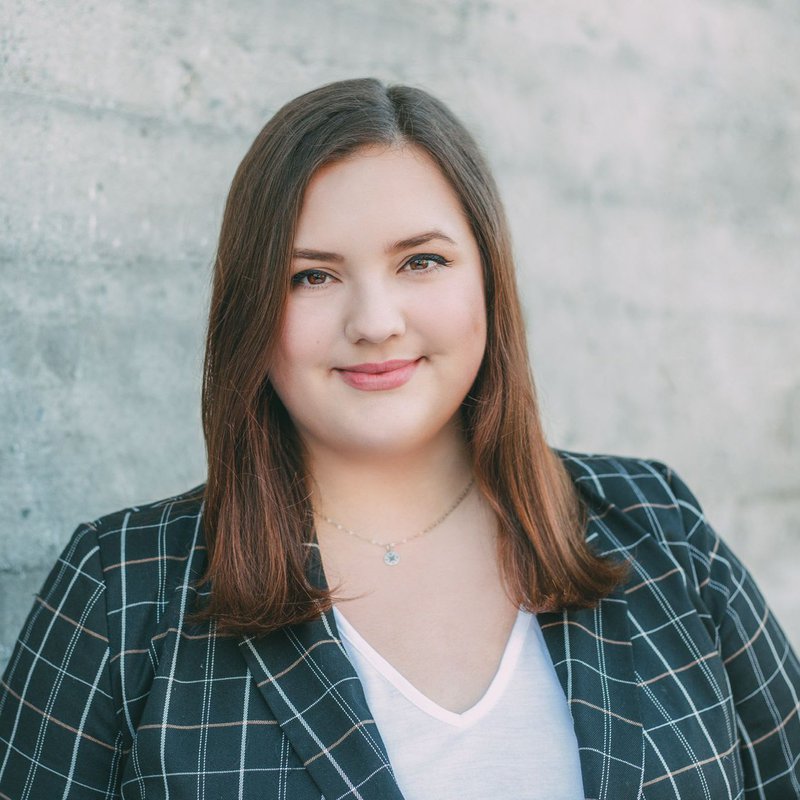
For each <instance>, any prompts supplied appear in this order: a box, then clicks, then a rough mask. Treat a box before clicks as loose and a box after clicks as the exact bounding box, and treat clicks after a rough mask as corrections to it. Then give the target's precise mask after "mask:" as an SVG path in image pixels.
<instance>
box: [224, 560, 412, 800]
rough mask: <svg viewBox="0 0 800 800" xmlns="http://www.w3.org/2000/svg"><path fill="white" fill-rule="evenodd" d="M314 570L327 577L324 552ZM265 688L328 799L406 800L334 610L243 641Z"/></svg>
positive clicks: (259, 683) (280, 721) (278, 717)
mask: <svg viewBox="0 0 800 800" xmlns="http://www.w3.org/2000/svg"><path fill="white" fill-rule="evenodd" d="M312 547H313V550H312V554H313V555H312V559H311V566H310V570H311V572H312V574H316V576H318V577H319V579H320V580H321V581H324V575H323V573H322V569H321V564H320V563H319V551H318V548H317V547H316V546H312ZM239 647H240V649H241V651H242V654H243V656H244V658H245V660H246V661H247V664H248V666H249V668H250V671H251V672H252V674H253V676H254V678H255V680H256V683H257V686H258V689H259V691H260V692H261V693H262V695H263V696H264V698H265V700H266V701H267V703H268V704H269V706H270V708H271V709H272V713H273V714H274V715H275V718H276V720H277V722H278V724H279V725H280V726H281V728H282V729H283V732H284V733H285V735H286V737H287V738H288V739H289V741H290V743H291V745H292V747H293V748H294V750H295V752H296V753H297V754H298V755H299V757H300V758H301V759H302V760H303V764H304V766H305V767H306V769H307V770H308V772H309V774H310V775H311V777H312V778H313V780H314V781H315V782H316V784H317V786H318V787H319V790H320V793H321V794H322V795H324V796H325V797H332V798H353V799H354V800H403V796H402V794H401V793H400V789H399V787H398V786H397V783H396V782H395V779H394V774H393V772H392V767H391V765H390V763H389V758H388V756H387V754H386V748H385V746H384V743H383V740H382V739H381V736H380V733H379V732H378V727H377V725H376V724H375V721H374V719H372V715H371V713H370V710H369V707H368V706H367V701H366V698H365V697H364V692H363V689H362V686H361V682H360V681H359V679H358V676H357V674H356V672H355V669H354V668H353V665H352V664H351V662H350V659H349V658H348V657H347V654H346V652H345V650H344V648H343V646H342V643H341V640H340V638H339V632H338V630H337V628H336V623H335V621H334V618H333V614H332V613H331V612H328V613H326V614H321V615H320V616H319V617H318V618H317V619H315V620H313V621H311V622H308V623H304V624H302V625H291V626H287V627H285V628H281V629H280V630H278V631H275V632H273V633H271V634H268V635H267V636H263V637H243V638H242V640H241V641H240V643H239Z"/></svg>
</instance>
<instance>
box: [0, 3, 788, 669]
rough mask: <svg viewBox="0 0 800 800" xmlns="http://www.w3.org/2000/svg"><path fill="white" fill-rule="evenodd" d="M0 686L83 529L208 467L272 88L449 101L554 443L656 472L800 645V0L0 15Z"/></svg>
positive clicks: (173, 7)
mask: <svg viewBox="0 0 800 800" xmlns="http://www.w3.org/2000/svg"><path fill="white" fill-rule="evenodd" d="M0 14H1V15H2V23H0V71H1V75H2V77H1V79H0V119H1V120H2V137H3V156H2V162H1V163H0V231H1V232H2V236H1V237H0V239H1V241H0V269H2V281H0V421H1V424H2V440H1V441H0V489H1V490H2V502H1V503H0V578H1V580H0V668H2V665H3V663H4V662H5V660H6V659H7V657H8V655H9V653H10V648H11V646H12V644H13V641H14V638H15V637H16V634H17V632H18V630H19V627H20V625H21V624H22V621H23V618H24V616H25V614H26V613H27V610H28V608H29V607H30V605H31V603H32V601H33V594H34V592H35V591H36V590H37V589H38V588H39V585H40V584H41V581H42V580H43V578H44V576H45V574H46V572H47V570H48V569H49V568H50V566H51V565H52V563H53V561H54V559H55V558H56V556H57V555H58V553H59V552H60V550H61V548H62V547H63V545H64V543H65V542H66V540H67V538H68V536H69V534H70V533H71V532H72V530H73V529H74V527H75V526H76V524H77V523H78V522H79V521H82V520H87V519H92V518H94V517H97V516H99V515H100V514H102V513H105V512H109V511H112V510H115V509H116V508H119V507H122V506H124V505H129V504H131V503H134V502H145V501H148V500H154V499H157V498H159V497H163V496H166V495H168V494H171V493H173V492H177V491H180V490H182V489H185V488H188V487H189V486H192V485H194V484H196V483H199V482H201V481H202V480H203V475H204V462H203V448H202V439H201V434H200V425H199V414H198V408H199V399H198V397H199V371H200V359H201V353H202V335H203V326H204V317H205V313H206V303H207V296H208V284H209V266H210V263H211V259H212V255H213V250H214V246H215V238H216V234H217V231H218V226H219V221H220V213H221V208H222V203H223V201H224V197H225V194H226V192H227V188H228V185H229V183H230V180H231V177H232V175H233V170H234V169H235V167H236V165H237V164H238V162H239V160H240V159H241V157H242V155H243V154H244V152H245V150H246V148H247V147H248V145H249V143H250V141H251V140H252V138H253V136H254V135H255V134H256V132H257V131H258V130H259V129H260V127H261V126H262V125H263V123H264V122H265V121H266V120H267V119H268V118H269V116H270V115H271V114H272V113H273V112H274V111H275V110H276V109H277V108H278V107H279V106H280V105H282V104H283V103H284V102H285V101H287V100H288V99H290V98H291V97H294V96H295V95H297V94H299V93H300V92H302V91H305V90H307V89H310V88H312V87H314V86H317V85H319V84H322V83H325V82H328V81H331V80H336V79H340V78H346V77H356V76H364V75H374V76H376V77H379V78H382V79H385V80H389V81H399V82H406V83H413V84H416V85H420V86H422V87H424V88H426V89H428V90H430V91H432V92H433V93H435V94H437V95H439V96H440V97H442V98H443V99H444V100H445V101H446V102H448V103H449V104H450V105H451V106H452V107H453V109H454V110H455V111H456V112H457V113H458V114H459V115H460V116H461V117H462V118H463V119H464V120H465V122H466V123H467V124H468V125H469V127H470V128H471V129H472V130H473V131H474V132H475V134H476V135H477V137H478V138H479V140H480V141H481V143H482V144H483V146H484V148H485V150H486V152H487V154H488V156H489V158H490V161H491V162H492V163H493V165H494V166H495V169H496V173H497V177H498V180H499V182H500V184H501V187H502V190H503V192H504V196H505V200H506V204H507V208H508V213H509V216H510V218H511V221H512V224H513V232H514V237H515V249H516V254H517V258H518V263H519V270H520V283H521V287H522V291H523V295H524V301H525V308H526V314H527V318H528V322H529V330H530V341H531V348H532V352H533V361H534V371H535V374H536V376H537V378H538V383H539V386H540V392H541V396H542V401H543V404H544V411H545V416H546V420H547V425H548V429H549V431H550V432H551V438H552V441H553V442H554V443H555V444H557V445H561V446H564V447H570V448H574V449H585V450H593V451H600V452H603V451H604V452H617V453H623V454H633V455H642V456H648V457H654V458H660V459H662V460H666V461H668V462H669V463H671V464H672V465H673V466H674V467H675V468H676V469H677V470H678V472H679V473H680V474H681V475H683V477H684V478H685V479H686V480H687V481H688V482H689V485H690V486H691V487H692V488H693V489H694V490H695V491H696V493H697V494H698V496H699V497H700V499H701V500H702V502H703V504H704V506H705V508H706V511H707V513H708V516H709V517H710V519H711V521H712V522H713V523H714V524H715V527H716V528H717V529H718V530H719V531H720V533H722V534H723V536H724V537H725V538H726V539H727V540H728V541H729V542H730V543H731V544H732V545H733V546H734V548H735V549H736V550H737V552H739V554H740V555H741V556H742V557H743V558H744V559H745V560H746V562H747V563H748V565H749V566H750V568H751V569H752V571H753V572H754V574H755V575H756V578H757V580H758V581H759V583H760V584H761V585H762V588H763V590H764V592H765V594H766V595H767V597H768V599H769V600H770V601H771V603H772V605H773V607H774V609H775V610H776V612H777V613H778V616H779V618H780V620H781V621H782V623H783V624H784V626H785V627H786V628H787V630H788V631H789V632H790V636H791V637H792V639H793V641H794V642H795V644H800V614H798V612H800V596H799V594H798V592H797V589H796V578H795V572H796V571H797V568H798V562H800V558H799V556H800V462H799V460H798V455H800V335H798V334H800V315H799V314H798V313H797V305H798V300H800V269H798V267H800V263H798V260H799V259H798V252H800V250H799V247H798V246H800V235H798V225H797V220H798V219H799V218H800V79H799V78H798V76H800V7H798V5H797V3H796V2H794V0H761V1H759V2H757V1H756V0H724V2H723V0H649V2H647V3H624V2H618V1H617V0H593V2H591V3H562V2H554V1H553V0H539V2H536V3H530V2H523V1H522V0H519V2H513V1H512V0H497V1H496V2H477V1H476V0H466V1H465V2H461V1H460V2H455V1H454V0H413V1H410V2H404V3H395V2H392V3H390V2H378V1H377V0H355V1H354V2H344V1H343V0H313V1H309V0H298V1H296V2H288V0H287V1H286V2H277V1H276V0H272V1H271V2H254V0H240V1H239V2H189V1H188V0H171V2H166V3H156V2H134V1H133V0H107V1H106V2H103V3H94V2H82V1H80V0H75V1H74V2H47V3H42V2H34V1H33V0H19V2H13V1H12V0H0Z"/></svg>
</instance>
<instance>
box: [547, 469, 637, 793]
mask: <svg viewBox="0 0 800 800" xmlns="http://www.w3.org/2000/svg"><path fill="white" fill-rule="evenodd" d="M565 466H566V467H567V468H568V469H569V470H570V472H571V473H572V474H573V478H575V477H577V476H578V475H579V474H580V473H579V472H577V471H576V467H575V465H573V464H572V463H571V462H570V461H566V462H565ZM576 485H577V486H578V487H579V490H580V491H581V493H582V494H583V495H584V498H585V499H586V501H587V503H588V506H589V519H588V525H587V531H586V535H587V537H588V538H590V539H594V540H597V542H601V543H602V542H604V541H606V537H605V536H604V535H603V533H602V527H603V526H601V525H597V524H596V522H597V521H598V520H605V521H606V524H608V523H607V519H606V518H607V517H608V516H609V515H610V516H611V517H612V518H613V520H614V525H615V526H616V525H617V523H619V524H620V525H621V526H622V529H623V530H625V529H629V530H631V532H632V533H633V534H634V536H636V537H638V536H639V535H640V534H641V531H640V530H639V529H638V526H637V525H635V523H633V522H632V521H631V520H629V519H628V518H627V517H626V515H625V514H622V513H621V512H620V511H619V509H617V508H616V506H614V504H613V503H611V502H609V501H608V500H607V499H606V498H605V497H603V496H601V495H600V494H599V493H598V492H596V491H594V490H593V489H591V488H589V487H588V486H587V482H586V481H582V482H580V483H577V484H576ZM593 523H595V524H594V525H593ZM615 529H616V530H619V528H618V527H615ZM597 542H596V543H597ZM612 549H614V546H613V545H612V544H611V543H609V545H608V548H607V549H606V548H604V547H603V546H598V547H596V550H597V552H599V553H600V554H601V555H606V554H608V552H609V551H611V550H612ZM537 619H538V620H539V624H540V626H541V628H542V633H543V635H544V640H545V643H546V645H547V648H548V650H549V652H550V657H551V658H552V661H553V665H554V666H555V670H556V674H557V675H558V678H559V681H560V682H561V686H562V688H563V690H564V695H565V696H566V698H567V703H568V705H569V709H570V713H571V714H572V720H573V723H574V726H575V736H576V738H577V740H578V748H579V753H580V763H581V772H582V775H583V786H584V794H585V795H586V800H634V798H637V797H639V795H640V792H641V785H642V780H643V773H644V736H643V727H642V723H641V719H642V716H641V711H640V707H639V689H638V682H637V680H636V674H635V670H634V662H633V643H632V641H631V632H630V627H629V622H628V602H627V599H626V595H625V585H622V586H618V587H617V588H616V589H615V590H614V592H613V593H612V594H611V595H609V596H608V597H606V598H604V599H603V600H602V601H601V602H600V603H599V604H598V606H597V607H596V608H593V609H592V608H590V609H579V610H577V611H569V610H564V611H558V612H544V613H539V614H537Z"/></svg>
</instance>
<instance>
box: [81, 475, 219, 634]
mask: <svg viewBox="0 0 800 800" xmlns="http://www.w3.org/2000/svg"><path fill="white" fill-rule="evenodd" d="M204 490H205V485H204V484H201V485H199V486H196V487H194V488H192V489H189V490H187V491H185V492H182V493H180V494H176V495H173V496H171V497H166V498H163V499H161V500H156V501H154V502H150V503H146V504H139V505H131V506H128V507H127V508H122V509H119V510H117V511H114V512H112V513H110V514H105V515H103V516H101V517H98V518H97V519H95V520H94V521H93V522H91V523H89V524H88V525H86V526H82V527H85V528H88V529H91V530H92V532H93V534H94V537H95V539H96V542H97V546H98V548H99V560H100V564H101V569H102V580H103V583H104V584H105V588H106V595H107V606H108V613H109V619H110V620H112V619H113V618H115V617H116V616H127V611H128V610H129V609H131V608H133V607H135V606H136V605H137V604H139V605H140V606H141V609H142V610H145V609H149V610H150V611H152V612H155V616H156V617H160V616H161V615H162V613H163V612H164V611H165V610H166V608H167V606H169V605H170V603H171V602H173V599H174V596H175V595H176V594H182V593H183V594H185V593H186V592H187V591H193V589H191V586H192V584H193V582H194V581H196V580H197V579H198V578H200V576H201V575H202V573H203V571H204V568H205V563H206V545H205V538H204V535H203V525H202V521H203V496H204ZM79 530H80V529H79Z"/></svg>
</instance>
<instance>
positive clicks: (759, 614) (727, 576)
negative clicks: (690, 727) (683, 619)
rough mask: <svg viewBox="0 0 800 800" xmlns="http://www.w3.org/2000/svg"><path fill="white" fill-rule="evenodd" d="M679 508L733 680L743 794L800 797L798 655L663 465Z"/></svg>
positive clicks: (704, 606) (703, 602) (756, 590)
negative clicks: (742, 773)
mask: <svg viewBox="0 0 800 800" xmlns="http://www.w3.org/2000/svg"><path fill="white" fill-rule="evenodd" d="M661 466H662V467H663V468H664V470H665V477H666V478H667V480H668V482H669V484H670V486H671V488H672V491H673V493H674V495H675V498H676V500H677V502H678V506H679V508H680V511H681V514H682V517H683V522H684V528H685V530H686V532H687V538H688V543H689V556H690V559H691V564H692V570H693V571H694V578H695V581H696V583H695V586H696V588H697V590H698V591H699V595H700V599H701V613H704V612H706V613H707V614H708V615H710V617H711V620H712V621H713V627H712V626H711V625H709V627H710V628H711V629H712V630H716V645H717V649H718V650H719V653H720V657H721V659H722V663H723V664H724V666H725V671H726V673H727V675H728V680H729V682H730V685H731V689H732V694H733V700H734V704H735V708H736V717H737V726H738V734H739V750H740V756H741V762H742V767H743V770H744V785H745V796H746V797H748V798H749V797H753V798H755V797H758V798H770V799H772V798H774V800H783V798H787V797H800V663H798V658H797V655H796V653H795V652H794V651H793V649H792V647H791V645H790V644H789V641H788V639H787V638H786V634H785V633H784V631H783V629H782V628H781V626H780V624H779V623H778V621H777V620H776V619H775V617H774V616H773V614H772V613H771V611H770V609H769V607H768V606H767V604H766V602H765V600H764V597H763V596H762V594H761V592H760V590H759V588H758V586H757V585H756V583H755V582H754V580H753V578H752V576H751V575H750V573H749V572H748V571H747V569H746V568H745V567H744V566H743V564H742V562H741V561H740V560H739V559H738V558H737V556H736V555H735V554H734V553H733V552H732V551H731V549H730V547H728V545H727V544H726V543H725V542H724V541H723V540H722V539H721V538H720V537H719V536H718V535H717V533H716V532H715V531H714V529H713V528H712V527H711V526H710V525H709V524H708V522H707V521H706V518H705V516H704V514H703V510H702V508H701V506H700V504H699V502H698V501H697V498H696V497H695V496H694V495H693V494H692V492H691V491H690V490H689V488H688V487H687V485H686V484H685V483H684V481H683V480H682V479H681V478H680V477H679V476H678V475H677V474H676V473H675V472H674V471H673V470H671V469H670V468H669V467H665V466H664V465H661Z"/></svg>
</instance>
